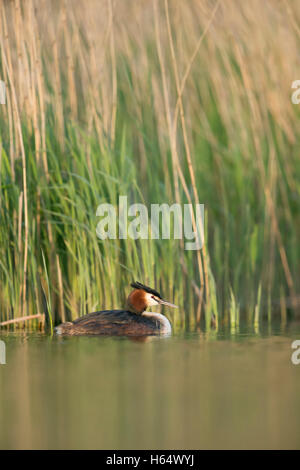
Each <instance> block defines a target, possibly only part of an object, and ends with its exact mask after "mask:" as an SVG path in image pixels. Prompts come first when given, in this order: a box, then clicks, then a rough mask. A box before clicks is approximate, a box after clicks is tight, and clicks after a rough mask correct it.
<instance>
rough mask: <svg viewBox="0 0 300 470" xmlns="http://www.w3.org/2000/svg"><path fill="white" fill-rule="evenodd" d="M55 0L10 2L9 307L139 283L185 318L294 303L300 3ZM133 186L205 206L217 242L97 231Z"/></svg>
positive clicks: (100, 297)
mask: <svg viewBox="0 0 300 470" xmlns="http://www.w3.org/2000/svg"><path fill="white" fill-rule="evenodd" d="M42 3H43V8H35V7H37V6H38V2H35V1H33V2H24V3H22V4H21V2H19V1H17V0H16V1H15V2H3V3H2V4H1V22H2V25H1V31H2V33H1V44H0V47H1V54H0V58H1V59H0V78H1V79H2V80H4V81H5V83H6V88H7V103H6V105H1V106H0V125H1V128H0V129H1V135H0V139H1V140H0V150H1V152H0V188H1V197H0V214H1V226H0V240H1V244H0V285H1V289H0V306H1V308H0V321H5V320H7V319H12V318H17V317H20V316H24V315H34V314H37V313H41V312H43V311H44V310H45V301H46V305H47V308H48V310H51V315H52V319H53V321H54V322H55V323H57V322H59V321H61V320H66V319H74V318H76V317H77V316H79V315H84V314H85V313H87V312H89V311H93V310H97V309H101V308H118V307H120V306H122V305H123V304H124V300H125V297H126V295H127V294H128V286H129V283H130V282H131V281H132V280H133V279H137V280H140V281H142V282H144V283H146V284H149V285H155V286H156V287H157V288H158V289H160V290H161V291H162V292H163V294H164V296H165V297H166V298H169V299H171V300H173V301H174V302H175V303H177V304H178V305H179V306H180V309H179V310H178V311H174V312H168V314H169V315H170V317H171V320H172V321H173V324H174V327H175V328H176V329H180V328H183V327H190V328H194V327H196V324H197V323H199V322H201V321H203V325H204V324H205V325H206V327H207V328H210V326H211V319H212V316H213V317H215V320H214V322H213V323H215V324H216V326H220V325H224V324H225V325H226V324H231V326H232V327H233V328H235V327H236V326H238V324H239V321H240V318H243V319H247V321H249V322H250V323H252V324H259V322H260V321H261V320H262V319H263V318H268V319H269V320H270V321H271V319H272V317H273V316H274V315H276V314H277V313H278V312H280V313H281V315H282V317H283V318H285V317H286V315H287V314H288V315H293V316H294V315H297V305H299V296H297V292H299V276H298V273H299V241H298V240H299V198H300V194H299V192H300V187H299V169H300V168H299V166H300V163H299V157H298V150H299V149H298V144H297V141H298V138H299V126H298V122H299V121H298V119H299V110H298V108H297V106H295V105H292V103H291V100H290V94H291V89H290V86H291V82H292V81H293V80H294V79H297V78H299V77H297V76H296V73H297V61H298V52H297V51H298V48H299V38H298V36H297V31H296V30H295V29H293V26H292V24H290V22H291V14H292V16H293V17H299V16H300V9H299V7H298V6H297V5H294V6H293V7H290V8H291V9H292V12H291V11H290V10H288V11H286V10H285V9H284V7H283V6H281V5H279V4H278V5H277V4H276V8H275V7H274V8H272V9H271V8H270V7H269V6H268V5H262V4H261V2H255V1H254V2H251V8H250V5H247V4H246V2H245V3H243V4H238V3H236V4H235V3H233V2H232V3H231V4H230V6H228V7H226V9H225V7H223V6H222V4H221V2H216V3H215V4H214V5H212V3H211V2H206V1H201V2H196V1H191V2H189V5H188V6H186V5H185V6H183V3H182V2H180V1H172V2H171V1H170V2H169V1H164V2H157V1H153V2H146V1H145V2H144V1H142V2H131V1H129V2H126V7H125V5H124V2H122V1H120V0H118V1H115V2H110V1H109V2H93V1H91V0H88V1H87V2H85V6H84V7H83V5H82V4H81V3H78V2H75V1H66V2H54V1H50V0H45V1H44V2H42ZM39 4H40V3H39ZM100 4H101V5H100ZM273 6H274V5H273ZM126 18H127V20H128V21H125V19H126ZM282 25H286V26H282ZM250 37H251V41H250V40H249V38H250ZM287 37H288V41H287V40H286V38H287ZM283 38H284V39H283ZM284 41H285V42H286V41H287V42H288V43H289V51H288V53H287V52H286V50H285V48H284V47H283V43H284ZM265 51H268V54H267V55H266V52H265ZM287 77H289V78H288V79H287ZM120 195H127V196H128V199H129V202H130V203H133V202H141V203H145V204H146V205H147V206H148V207H149V209H150V204H151V203H168V204H172V203H174V202H179V203H181V204H185V203H191V202H192V203H196V202H200V203H204V204H205V246H204V249H203V250H201V252H195V251H186V250H184V247H183V244H182V242H180V241H178V240H155V241H154V240H151V239H150V240H137V241H134V240H132V239H130V238H129V239H127V240H118V239H116V240H106V241H101V240H99V239H98V238H97V236H96V226H97V223H98V221H99V218H98V217H97V216H96V209H97V206H98V205H99V204H100V203H103V202H109V203H111V204H114V205H115V206H117V204H118V199H119V196H120ZM42 289H43V290H44V296H43V294H42ZM43 297H44V299H43ZM33 322H36V320H33Z"/></svg>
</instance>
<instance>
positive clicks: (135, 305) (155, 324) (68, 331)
mask: <svg viewBox="0 0 300 470" xmlns="http://www.w3.org/2000/svg"><path fill="white" fill-rule="evenodd" d="M131 286H132V287H133V288H134V290H133V291H132V292H131V293H130V295H129V297H128V299H127V308H126V309H124V310H103V311H100V312H94V313H89V314H88V315H85V316H84V317H81V318H78V319H77V320H74V321H72V322H66V323H62V324H61V325H59V326H57V327H56V328H55V331H56V333H57V334H59V335H69V336H78V335H110V336H144V335H160V334H161V335H168V334H170V333H171V331H172V328H171V324H170V322H169V320H168V319H167V317H165V316H164V315H162V314H160V313H155V312H146V311H145V310H146V308H147V307H149V306H153V305H160V304H163V305H168V306H169V307H176V305H174V304H171V303H170V302H167V301H165V300H163V299H162V298H161V295H160V294H159V293H158V292H157V291H156V290H154V289H151V288H150V287H147V286H145V285H143V284H141V283H139V282H134V283H132V284H131Z"/></svg>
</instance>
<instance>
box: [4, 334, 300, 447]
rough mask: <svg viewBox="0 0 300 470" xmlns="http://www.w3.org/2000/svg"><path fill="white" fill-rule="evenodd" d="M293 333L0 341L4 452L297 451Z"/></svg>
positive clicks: (298, 376) (298, 377)
mask: <svg viewBox="0 0 300 470" xmlns="http://www.w3.org/2000/svg"><path fill="white" fill-rule="evenodd" d="M291 331H293V334H291V333H290V331H288V330H287V329H286V330H285V331H284V332H282V331H281V332H280V331H275V332H274V331H268V327H266V330H265V331H262V332H260V333H259V334H258V332H256V333H255V332H252V333H251V334H249V330H248V329H247V328H245V329H243V328H242V327H240V328H239V331H235V332H230V331H224V332H217V331H213V332H211V333H210V334H204V333H200V334H198V333H193V334H182V335H180V336H178V335H177V336H173V337H169V338H159V337H149V338H143V340H142V341H141V339H140V338H139V339H137V338H131V339H130V340H129V339H126V338H98V337H96V338H94V337H93V338H86V337H73V338H66V339H64V338H55V337H54V338H50V337H49V336H46V335H38V334H34V333H30V334H26V333H22V334H21V335H20V334H18V335H16V334H12V333H7V334H3V332H1V336H0V338H1V339H2V340H4V341H5V343H6V349H7V365H6V366H0V423H1V426H0V448H79V449H81V448H116V449H118V448H119V449H123V448H150V449H155V448H158V449H159V448H229V447H231V448H232V447H237V448H248V447H250V448H253V447H257V448H289V447H291V448H297V447H298V448H299V443H300V400H299V396H300V366H298V368H297V366H293V365H292V363H291V360H290V357H291V342H292V339H295V338H299V339H300V328H299V325H298V326H297V325H294V327H293V328H292V329H291ZM296 331H298V332H299V334H298V336H297V334H296Z"/></svg>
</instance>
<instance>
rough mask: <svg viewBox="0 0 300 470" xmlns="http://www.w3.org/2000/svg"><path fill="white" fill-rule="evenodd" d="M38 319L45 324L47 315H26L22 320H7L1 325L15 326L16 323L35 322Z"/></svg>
mask: <svg viewBox="0 0 300 470" xmlns="http://www.w3.org/2000/svg"><path fill="white" fill-rule="evenodd" d="M36 318H40V319H41V320H42V322H44V318H45V314H44V313H37V314H36V315H26V316H23V317H20V318H14V319H12V320H6V321H3V322H1V323H0V326H6V325H13V324H15V323H21V322H25V321H28V320H34V319H36Z"/></svg>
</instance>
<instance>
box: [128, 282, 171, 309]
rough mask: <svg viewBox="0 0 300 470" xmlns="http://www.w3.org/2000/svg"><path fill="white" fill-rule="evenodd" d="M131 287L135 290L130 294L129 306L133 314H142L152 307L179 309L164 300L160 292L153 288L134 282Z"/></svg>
mask: <svg viewBox="0 0 300 470" xmlns="http://www.w3.org/2000/svg"><path fill="white" fill-rule="evenodd" d="M131 287H133V288H134V290H133V291H132V292H131V293H130V294H129V297H128V299H127V306H128V310H129V311H130V312H132V313H137V314H141V313H143V312H144V311H145V310H146V308H147V307H150V306H151V305H168V306H169V307H173V308H178V307H177V305H174V304H171V303H170V302H167V301H166V300H164V299H162V297H161V295H160V293H159V292H157V291H156V290H154V289H151V287H147V286H144V285H143V284H141V283H140V282H133V283H132V284H131Z"/></svg>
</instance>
